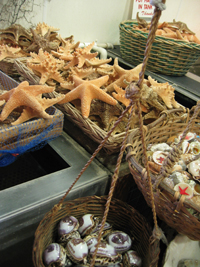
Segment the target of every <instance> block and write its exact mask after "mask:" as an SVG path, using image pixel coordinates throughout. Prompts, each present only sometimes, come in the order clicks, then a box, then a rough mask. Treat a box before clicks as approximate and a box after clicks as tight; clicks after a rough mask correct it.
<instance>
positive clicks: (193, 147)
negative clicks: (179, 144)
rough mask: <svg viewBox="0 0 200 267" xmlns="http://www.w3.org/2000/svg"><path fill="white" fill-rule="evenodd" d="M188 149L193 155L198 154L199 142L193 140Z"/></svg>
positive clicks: (199, 150)
mask: <svg viewBox="0 0 200 267" xmlns="http://www.w3.org/2000/svg"><path fill="white" fill-rule="evenodd" d="M190 151H191V153H192V154H194V155H198V154H199V153H200V142H198V141H195V142H191V144H190Z"/></svg>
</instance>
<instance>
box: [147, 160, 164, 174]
mask: <svg viewBox="0 0 200 267" xmlns="http://www.w3.org/2000/svg"><path fill="white" fill-rule="evenodd" d="M148 164H149V170H150V171H151V172H152V173H154V174H158V173H159V172H160V169H161V165H158V164H156V163H155V162H152V161H148Z"/></svg>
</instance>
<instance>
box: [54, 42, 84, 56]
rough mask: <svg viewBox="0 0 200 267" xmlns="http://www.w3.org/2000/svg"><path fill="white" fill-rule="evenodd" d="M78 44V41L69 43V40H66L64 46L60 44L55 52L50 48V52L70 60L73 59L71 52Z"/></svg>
mask: <svg viewBox="0 0 200 267" xmlns="http://www.w3.org/2000/svg"><path fill="white" fill-rule="evenodd" d="M63 41H64V40H63ZM79 44H80V42H77V43H76V44H71V42H70V41H66V42H65V46H64V47H62V46H61V47H59V48H58V51H57V52H55V51H53V50H52V51H51V53H52V54H53V55H54V56H55V57H58V58H60V59H63V60H66V61H71V60H72V59H73V55H72V52H73V51H74V49H75V48H76V47H78V46H79Z"/></svg>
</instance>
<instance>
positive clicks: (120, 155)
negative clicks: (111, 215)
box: [90, 101, 134, 267]
mask: <svg viewBox="0 0 200 267" xmlns="http://www.w3.org/2000/svg"><path fill="white" fill-rule="evenodd" d="M130 105H131V112H130V115H129V119H128V123H127V126H126V132H125V136H124V139H123V142H122V146H121V148H120V153H119V156H118V158H117V164H116V167H115V171H114V174H113V177H112V183H111V186H110V190H109V194H108V198H107V202H106V206H105V211H104V216H103V219H102V222H101V227H100V230H99V234H98V239H97V244H96V248H95V251H94V254H93V257H92V262H91V264H90V267H93V266H94V264H95V258H96V255H97V251H98V247H99V244H100V241H101V236H102V232H103V229H104V226H105V223H106V220H107V216H108V212H109V208H110V202H111V199H112V196H113V192H114V189H115V185H116V182H117V179H118V175H119V168H120V165H121V161H122V157H123V154H124V151H125V148H126V140H127V138H128V130H129V127H130V123H131V119H132V116H133V111H134V108H133V107H134V102H133V101H131V103H130ZM130 105H129V106H130Z"/></svg>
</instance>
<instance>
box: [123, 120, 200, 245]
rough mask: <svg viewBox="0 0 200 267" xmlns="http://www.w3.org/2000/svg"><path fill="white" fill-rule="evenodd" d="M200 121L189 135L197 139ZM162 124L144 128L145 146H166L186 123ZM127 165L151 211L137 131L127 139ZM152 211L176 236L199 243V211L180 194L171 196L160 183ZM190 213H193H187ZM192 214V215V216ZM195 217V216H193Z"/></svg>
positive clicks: (170, 190)
mask: <svg viewBox="0 0 200 267" xmlns="http://www.w3.org/2000/svg"><path fill="white" fill-rule="evenodd" d="M199 123H200V118H199V117H198V118H197V119H196V120H195V121H194V123H193V125H192V127H191V128H190V131H192V132H195V133H197V135H200V127H199ZM161 125H162V122H160V123H158V124H157V125H154V127H151V126H150V125H149V126H147V128H146V135H145V142H146V146H147V145H148V144H156V143H162V142H166V141H167V139H168V138H169V137H170V136H174V135H177V134H179V133H181V132H183V131H184V130H185V128H186V127H187V125H188V123H186V122H185V123H183V122H182V123H181V122H179V123H175V122H173V121H171V122H168V123H167V124H166V125H164V126H163V125H162V127H161ZM127 143H128V144H127V152H128V154H127V161H128V163H129V168H130V172H131V174H132V176H133V179H134V180H135V182H136V184H137V186H138V188H139V190H140V191H141V192H142V194H143V196H144V198H145V200H146V202H147V204H148V205H149V206H150V207H151V201H150V195H151V194H150V190H149V186H148V179H147V176H146V169H145V168H144V167H143V164H142V154H143V149H142V140H141V136H140V131H139V130H137V131H136V132H134V133H131V134H130V135H129V137H128V139H127ZM157 178H158V177H157V176H156V175H154V174H151V181H152V185H153V187H154V185H155V183H156V181H157ZM153 195H154V201H155V209H156V214H157V216H158V217H159V218H160V219H161V220H163V221H165V222H166V223H167V224H168V225H169V226H170V227H172V228H174V229H175V230H176V231H177V232H179V233H181V234H183V235H186V236H188V237H189V238H190V239H192V240H200V220H199V219H198V215H199V214H200V207H199V206H198V205H196V204H194V203H193V202H192V201H191V200H187V199H185V200H184V199H183V198H182V197H181V195H180V194H178V195H177V194H175V191H174V190H173V189H171V188H170V187H169V186H167V185H166V184H165V183H164V182H163V181H161V183H160V184H159V187H158V188H155V190H154V191H153ZM189 209H190V211H193V212H194V213H190V212H189ZM192 214H193V215H192ZM194 214H195V215H194Z"/></svg>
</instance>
